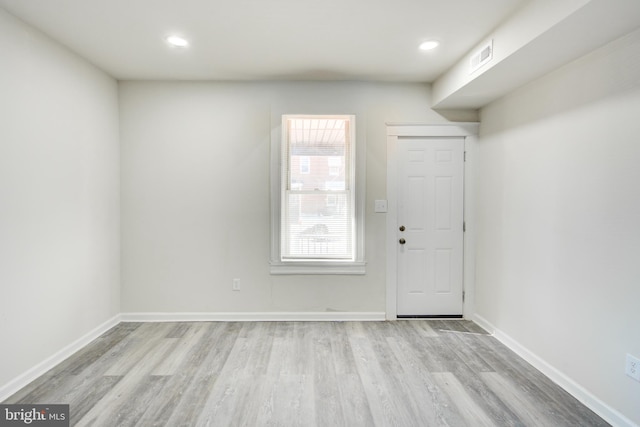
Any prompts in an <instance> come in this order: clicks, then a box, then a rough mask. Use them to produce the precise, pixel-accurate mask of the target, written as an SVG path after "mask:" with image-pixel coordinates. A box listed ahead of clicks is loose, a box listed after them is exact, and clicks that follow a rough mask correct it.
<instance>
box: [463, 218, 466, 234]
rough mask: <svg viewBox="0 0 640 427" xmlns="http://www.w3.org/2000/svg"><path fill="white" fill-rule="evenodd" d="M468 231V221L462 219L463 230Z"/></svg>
mask: <svg viewBox="0 0 640 427" xmlns="http://www.w3.org/2000/svg"><path fill="white" fill-rule="evenodd" d="M466 231H467V223H466V222H464V221H462V232H463V233H464V232H466Z"/></svg>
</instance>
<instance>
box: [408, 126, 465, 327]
mask: <svg viewBox="0 0 640 427" xmlns="http://www.w3.org/2000/svg"><path fill="white" fill-rule="evenodd" d="M463 174H464V138H458V137H455V138H430V137H421V138H408V139H404V138H403V139H399V140H398V181H397V183H398V189H397V191H398V193H397V194H398V224H397V241H396V246H397V254H398V263H397V265H398V281H397V283H398V286H397V292H398V294H397V314H398V316H399V317H401V316H447V315H453V316H458V315H462V284H463V277H462V271H463V200H464V193H463V190H464V179H463Z"/></svg>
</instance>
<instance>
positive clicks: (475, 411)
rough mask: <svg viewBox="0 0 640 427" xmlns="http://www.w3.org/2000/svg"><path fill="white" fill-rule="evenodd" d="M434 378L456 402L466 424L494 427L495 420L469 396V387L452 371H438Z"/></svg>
mask: <svg viewBox="0 0 640 427" xmlns="http://www.w3.org/2000/svg"><path fill="white" fill-rule="evenodd" d="M433 378H434V380H435V382H436V384H437V385H438V387H439V388H440V389H442V390H444V391H445V392H446V393H447V394H448V395H449V396H450V398H451V401H453V402H454V404H455V406H456V408H458V411H459V413H460V414H461V416H462V418H463V419H464V421H465V424H464V425H467V426H474V427H476V426H477V427H493V426H495V425H496V423H494V421H493V420H492V419H491V418H489V416H488V415H487V414H486V412H484V410H483V409H482V408H481V407H480V406H479V405H478V404H477V403H476V401H475V400H474V399H473V398H472V397H471V396H469V394H468V393H467V389H466V388H465V387H464V386H463V385H462V383H461V382H460V381H459V380H458V378H456V376H455V375H454V374H452V373H450V372H436V373H434V374H433Z"/></svg>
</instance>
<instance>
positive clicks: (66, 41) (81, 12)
mask: <svg viewBox="0 0 640 427" xmlns="http://www.w3.org/2000/svg"><path fill="white" fill-rule="evenodd" d="M527 1H528V0H315V1H312V0H234V1H221V0H0V7H3V8H4V9H6V10H7V11H9V12H10V13H11V14H13V15H15V16H17V17H18V18H20V19H22V20H23V21H25V22H27V23H28V24H31V25H32V26H34V27H36V28H38V29H40V30H41V31H42V32H44V33H45V34H47V35H49V36H50V37H51V38H53V39H55V40H57V41H58V42H60V43H62V44H63V45H66V46H68V47H69V48H70V49H71V50H73V51H75V52H76V53H78V54H80V55H81V56H83V57H85V58H86V59H88V60H89V61H91V62H92V63H94V64H95V65H97V66H98V67H100V68H101V69H103V70H105V71H106V72H108V73H109V74H111V75H112V76H113V77H115V78H118V79H144V80H154V79H161V80H166V79H181V80H246V79H251V80H260V79H331V80H341V79H345V80H377V81H417V82H432V81H433V80H435V79H436V78H437V77H438V76H440V75H441V74H442V73H443V72H445V71H446V70H447V69H448V68H450V67H451V66H452V65H454V64H455V62H456V61H457V60H459V59H460V58H461V57H462V56H463V55H464V54H465V53H467V51H469V50H470V49H471V48H473V47H474V46H475V45H476V44H477V43H478V42H479V41H480V40H481V39H482V38H483V37H485V36H486V35H487V34H489V33H490V32H491V30H493V29H494V28H495V27H496V26H498V24H500V23H501V22H502V21H503V20H505V19H506V18H507V17H508V16H509V15H511V14H512V13H513V12H514V11H515V10H516V9H517V8H518V7H520V6H522V5H523V4H524V3H527ZM172 33H177V34H180V35H183V36H185V37H186V38H187V39H189V40H190V42H191V46H190V47H189V48H188V49H180V48H171V47H169V46H168V45H167V44H166V43H165V41H164V38H165V37H166V36H167V35H169V34H172ZM429 39H437V40H439V41H440V43H441V45H440V47H438V48H437V49H435V50H433V51H429V52H421V51H419V50H418V48H417V47H418V45H419V44H420V43H421V42H423V41H425V40H429Z"/></svg>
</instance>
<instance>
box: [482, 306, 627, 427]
mask: <svg viewBox="0 0 640 427" xmlns="http://www.w3.org/2000/svg"><path fill="white" fill-rule="evenodd" d="M471 320H473V321H474V322H475V323H477V324H478V326H480V327H481V328H483V329H485V330H486V331H487V332H489V333H490V334H492V335H493V336H494V337H495V338H496V339H497V340H498V341H500V342H501V343H502V344H504V345H505V346H507V347H508V348H509V349H510V350H511V351H513V352H514V353H516V354H517V355H518V356H520V357H522V358H523V359H524V360H526V361H527V362H529V363H530V364H531V365H532V366H533V367H534V368H536V369H537V370H539V371H540V372H542V373H543V374H545V375H546V376H547V377H548V378H549V379H550V380H551V381H553V382H554V383H556V384H557V385H559V386H560V387H562V388H563V389H564V390H565V391H566V392H567V393H569V394H571V395H572V396H573V397H575V398H576V399H578V400H579V401H580V402H581V403H582V404H583V405H585V406H586V407H588V408H589V409H591V410H592V411H593V412H595V413H596V414H598V415H599V416H600V417H601V418H602V419H604V420H605V421H606V422H608V423H609V424H611V425H612V426H614V427H638V425H637V424H635V423H634V422H633V421H631V420H630V419H628V418H627V417H625V416H624V415H622V414H621V413H620V412H618V411H616V410H615V409H613V408H612V407H610V406H609V405H607V404H606V403H604V402H603V401H602V400H600V399H598V398H597V397H596V396H594V395H593V394H591V393H590V392H589V391H587V390H586V389H585V388H584V387H582V386H581V385H580V384H578V383H577V382H575V381H574V380H573V379H571V378H569V377H568V376H567V375H565V374H564V373H563V372H562V371H560V370H559V369H557V368H555V367H554V366H552V365H551V364H549V363H548V362H546V361H545V360H544V359H542V358H540V357H539V356H538V355H536V354H535V353H533V352H532V351H531V350H529V349H528V348H526V347H524V346H523V345H522V344H520V343H519V342H518V341H516V340H515V339H513V338H512V337H510V336H509V335H507V334H506V333H504V332H503V331H501V330H500V329H498V328H496V327H495V326H494V325H493V324H491V322H489V321H488V320H487V319H485V318H483V317H482V316H479V315H478V314H475V315H474V316H473V319H471Z"/></svg>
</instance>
